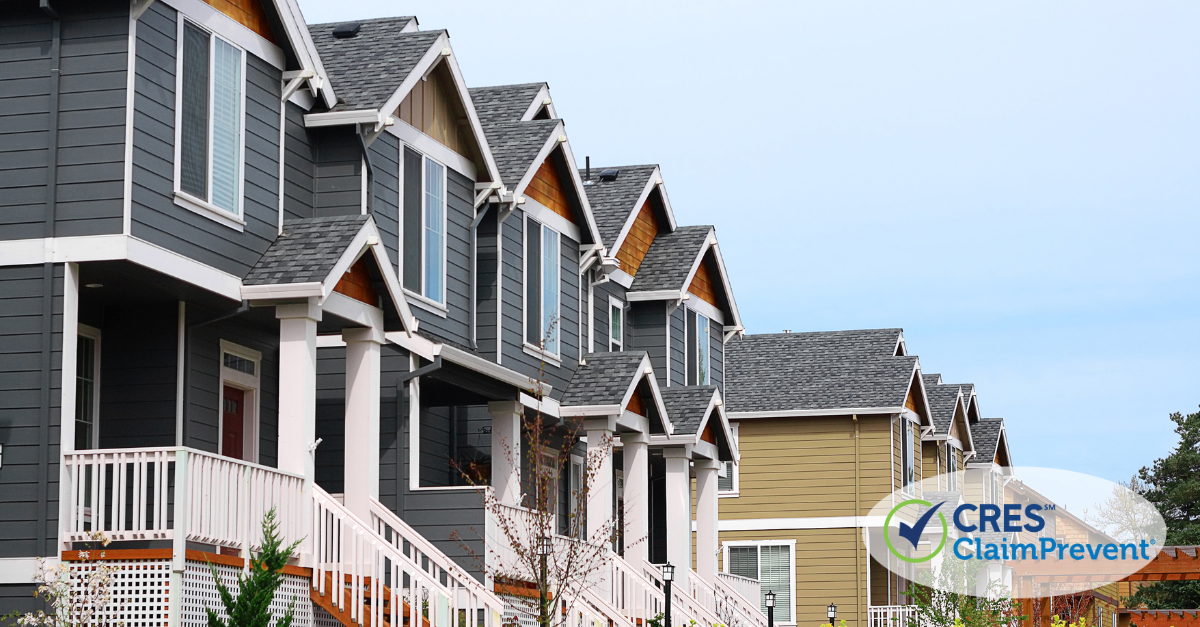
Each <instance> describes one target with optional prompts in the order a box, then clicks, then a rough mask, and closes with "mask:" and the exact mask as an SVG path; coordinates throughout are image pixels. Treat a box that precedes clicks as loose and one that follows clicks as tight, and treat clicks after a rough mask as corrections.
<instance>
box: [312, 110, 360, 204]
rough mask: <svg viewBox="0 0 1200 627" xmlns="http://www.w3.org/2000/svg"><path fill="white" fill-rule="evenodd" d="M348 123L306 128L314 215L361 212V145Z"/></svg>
mask: <svg viewBox="0 0 1200 627" xmlns="http://www.w3.org/2000/svg"><path fill="white" fill-rule="evenodd" d="M354 132H355V131H354V129H353V128H352V127H349V126H332V127H326V128H315V129H309V131H308V135H309V141H310V142H311V145H312V146H313V148H314V151H313V152H314V156H315V158H316V163H315V164H314V167H313V176H314V180H313V189H314V191H315V199H314V203H313V212H314V215H316V216H318V217H324V216H352V215H358V214H360V213H362V211H363V207H362V174H363V173H362V167H363V160H362V147H361V146H360V145H359V143H358V139H357V138H356V137H355V136H354Z"/></svg>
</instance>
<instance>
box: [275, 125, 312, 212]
mask: <svg viewBox="0 0 1200 627" xmlns="http://www.w3.org/2000/svg"><path fill="white" fill-rule="evenodd" d="M304 113H305V111H304V109H301V108H300V107H299V106H297V105H295V104H292V103H290V102H289V103H288V104H287V115H286V119H285V120H284V132H285V133H286V137H285V138H284V140H283V146H284V151H285V152H284V155H283V163H284V171H283V212H284V218H285V219H292V218H311V217H314V216H315V215H316V214H315V213H314V211H315V209H314V206H315V204H316V188H315V182H316V147H315V146H314V145H313V142H312V140H311V138H310V137H309V132H308V130H307V129H305V128H304Z"/></svg>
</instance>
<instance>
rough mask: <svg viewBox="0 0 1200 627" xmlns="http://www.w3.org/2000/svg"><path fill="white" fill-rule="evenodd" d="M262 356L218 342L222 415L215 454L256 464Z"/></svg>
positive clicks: (228, 343)
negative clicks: (216, 452)
mask: <svg viewBox="0 0 1200 627" xmlns="http://www.w3.org/2000/svg"><path fill="white" fill-rule="evenodd" d="M261 369H262V353H259V352H258V351H255V350H251V349H249V348H246V347H244V346H238V345H237V344H234V343H232V342H226V341H225V340H221V396H220V403H221V404H220V407H221V415H220V422H219V423H218V429H217V433H218V442H219V445H218V451H219V453H220V454H221V455H224V456H225V457H232V458H233V459H240V460H242V461H248V462H254V463H257V462H258V404H259V379H260V377H261V375H262V373H261V372H260V371H261Z"/></svg>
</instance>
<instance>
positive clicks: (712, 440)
mask: <svg viewBox="0 0 1200 627" xmlns="http://www.w3.org/2000/svg"><path fill="white" fill-rule="evenodd" d="M720 420H721V419H720V418H714V417H712V416H709V419H708V422H706V423H704V431H701V432H700V441H701V442H708V443H709V444H712V445H713V446H716V445H717V427H716V423H717V422H720Z"/></svg>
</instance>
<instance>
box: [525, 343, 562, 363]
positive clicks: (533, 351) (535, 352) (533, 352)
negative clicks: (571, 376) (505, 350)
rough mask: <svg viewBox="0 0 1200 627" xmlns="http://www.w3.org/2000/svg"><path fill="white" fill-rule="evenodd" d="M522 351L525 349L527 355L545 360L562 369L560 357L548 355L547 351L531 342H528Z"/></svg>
mask: <svg viewBox="0 0 1200 627" xmlns="http://www.w3.org/2000/svg"><path fill="white" fill-rule="evenodd" d="M522 349H524V351H525V354H526V355H529V356H531V357H537V358H538V359H542V360H545V361H546V363H548V364H550V365H553V366H557V367H562V360H561V359H560V358H559V357H558V355H555V354H553V353H547V352H546V351H543V350H542V349H540V348H538V347H536V346H534V345H533V344H530V343H529V342H526V343H525V345H524V346H522Z"/></svg>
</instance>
